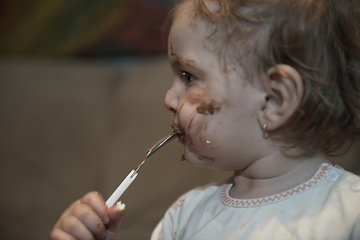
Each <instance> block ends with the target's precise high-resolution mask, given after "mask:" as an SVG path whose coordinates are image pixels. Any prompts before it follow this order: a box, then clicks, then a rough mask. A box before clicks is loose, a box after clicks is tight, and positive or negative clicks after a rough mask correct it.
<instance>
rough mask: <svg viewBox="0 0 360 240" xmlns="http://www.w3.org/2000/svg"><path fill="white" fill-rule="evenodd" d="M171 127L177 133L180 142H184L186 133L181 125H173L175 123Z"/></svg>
mask: <svg viewBox="0 0 360 240" xmlns="http://www.w3.org/2000/svg"><path fill="white" fill-rule="evenodd" d="M171 128H172V131H173V132H174V133H177V137H178V139H179V141H180V143H182V144H185V142H186V135H185V131H184V130H183V129H182V127H181V126H178V125H175V124H172V125H171Z"/></svg>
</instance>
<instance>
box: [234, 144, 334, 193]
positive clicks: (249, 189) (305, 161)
mask: <svg viewBox="0 0 360 240" xmlns="http://www.w3.org/2000/svg"><path fill="white" fill-rule="evenodd" d="M324 162H325V163H331V162H330V161H329V160H328V158H327V157H326V156H325V154H323V153H320V152H318V153H316V154H313V155H312V156H310V157H306V158H299V157H298V158H289V157H285V156H284V155H283V154H281V152H279V151H275V152H273V153H271V154H269V155H267V156H266V157H264V158H261V159H259V160H257V161H255V162H253V163H252V164H251V165H250V166H249V167H247V168H246V169H243V170H240V171H235V172H234V186H233V187H232V189H231V191H230V195H231V197H233V198H239V199H251V198H262V197H266V196H271V195H274V194H277V193H281V192H283V191H287V190H289V189H292V188H294V187H296V186H298V185H300V184H302V183H304V182H306V181H307V180H309V179H310V178H311V177H312V176H313V175H314V174H315V173H316V171H317V170H318V168H319V165H320V164H321V163H324Z"/></svg>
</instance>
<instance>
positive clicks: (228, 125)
mask: <svg viewBox="0 0 360 240" xmlns="http://www.w3.org/2000/svg"><path fill="white" fill-rule="evenodd" d="M208 35H209V31H208V30H207V23H206V22H204V21H202V20H196V19H194V18H193V17H190V16H189V15H188V14H186V10H185V11H184V10H180V12H179V14H178V15H177V17H176V19H175V21H174V23H173V25H172V28H171V30H170V34H169V45H168V56H169V61H170V64H171V68H172V71H173V73H174V78H175V79H174V83H173V85H172V87H171V89H170V90H169V92H168V93H167V95H166V98H165V106H166V107H167V108H168V109H169V110H170V111H172V112H174V117H173V123H172V127H173V129H174V130H175V131H180V132H181V133H183V134H184V135H182V136H181V137H180V142H181V143H183V144H184V146H185V151H184V156H185V159H186V160H187V161H188V162H190V163H192V164H193V165H196V166H202V167H209V168H212V169H218V170H240V169H244V168H246V167H247V166H248V165H249V164H250V163H251V162H252V161H254V160H255V159H257V158H259V157H261V156H259V154H260V153H259V152H260V151H258V150H259V146H258V145H257V142H258V140H260V139H259V138H260V136H261V134H262V132H261V128H260V127H259V122H258V120H257V117H258V110H259V109H261V106H260V104H259V101H256V99H259V94H258V92H259V91H257V89H258V87H256V84H250V83H248V82H246V80H244V79H242V78H241V77H240V76H241V74H239V73H240V71H241V70H240V67H238V66H235V65H234V64H231V62H228V63H227V68H225V67H224V65H222V64H221V62H219V57H218V56H217V54H216V53H214V52H213V51H212V45H211V44H209V43H208V42H207V40H206V37H207V36H208ZM259 129H260V130H259Z"/></svg>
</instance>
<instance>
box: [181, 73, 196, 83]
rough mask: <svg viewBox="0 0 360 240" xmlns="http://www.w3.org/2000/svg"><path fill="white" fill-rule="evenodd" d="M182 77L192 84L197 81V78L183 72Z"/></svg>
mask: <svg viewBox="0 0 360 240" xmlns="http://www.w3.org/2000/svg"><path fill="white" fill-rule="evenodd" d="M181 76H182V77H183V78H184V79H185V80H186V81H187V82H188V83H191V82H192V81H194V80H195V77H194V76H193V75H191V74H190V73H188V72H186V71H182V72H181Z"/></svg>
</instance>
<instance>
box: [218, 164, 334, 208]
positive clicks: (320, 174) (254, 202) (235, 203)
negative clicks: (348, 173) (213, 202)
mask: <svg viewBox="0 0 360 240" xmlns="http://www.w3.org/2000/svg"><path fill="white" fill-rule="evenodd" d="M331 168H332V165H331V164H327V163H324V164H322V165H321V166H320V168H319V170H318V171H317V173H316V174H315V175H314V177H312V178H311V179H310V180H309V181H307V182H305V183H303V184H301V185H299V186H297V187H295V188H293V189H290V190H288V191H285V192H282V193H279V194H275V195H272V196H270V197H264V198H256V199H236V198H232V197H230V195H229V192H230V189H231V187H232V186H233V185H234V184H233V178H230V179H229V181H228V182H227V183H225V184H224V186H222V189H221V193H220V198H221V201H222V202H223V203H224V204H225V205H228V206H232V207H253V206H258V205H265V204H268V203H273V202H277V201H280V200H283V199H284V198H287V197H290V196H294V195H296V194H298V193H301V192H304V191H306V190H308V189H310V188H311V187H313V186H315V185H317V184H318V183H319V182H320V181H321V180H322V179H323V178H324V177H325V175H326V174H327V173H328V172H329V171H330V169H331Z"/></svg>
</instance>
